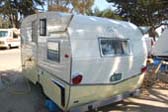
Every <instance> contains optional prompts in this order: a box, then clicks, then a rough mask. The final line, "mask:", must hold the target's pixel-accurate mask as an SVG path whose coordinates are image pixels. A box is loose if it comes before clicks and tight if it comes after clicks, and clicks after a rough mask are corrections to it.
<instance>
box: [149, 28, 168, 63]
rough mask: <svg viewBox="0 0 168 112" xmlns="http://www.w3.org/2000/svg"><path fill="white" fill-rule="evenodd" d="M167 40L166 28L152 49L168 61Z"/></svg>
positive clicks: (153, 53)
mask: <svg viewBox="0 0 168 112" xmlns="http://www.w3.org/2000/svg"><path fill="white" fill-rule="evenodd" d="M167 41H168V29H165V30H164V32H163V33H162V34H161V36H160V37H159V39H158V41H157V42H156V44H155V45H154V47H153V49H152V55H153V56H155V57H160V58H162V59H166V60H167V61H168V48H167Z"/></svg>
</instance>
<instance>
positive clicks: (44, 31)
mask: <svg viewBox="0 0 168 112" xmlns="http://www.w3.org/2000/svg"><path fill="white" fill-rule="evenodd" d="M39 30H40V31H39V33H40V34H39V35H40V36H46V35H47V20H46V19H40V29H39Z"/></svg>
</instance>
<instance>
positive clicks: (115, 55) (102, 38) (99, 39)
mask: <svg viewBox="0 0 168 112" xmlns="http://www.w3.org/2000/svg"><path fill="white" fill-rule="evenodd" d="M102 40H114V41H116V40H118V41H122V42H123V41H126V42H127V44H128V51H129V53H128V54H126V53H124V54H115V53H114V54H110V55H104V54H103V51H102V44H101V41H102ZM98 43H99V51H100V56H101V57H119V56H120V57H123V56H130V55H132V50H131V48H130V40H129V39H122V38H112V37H110V38H108V37H99V38H98Z"/></svg>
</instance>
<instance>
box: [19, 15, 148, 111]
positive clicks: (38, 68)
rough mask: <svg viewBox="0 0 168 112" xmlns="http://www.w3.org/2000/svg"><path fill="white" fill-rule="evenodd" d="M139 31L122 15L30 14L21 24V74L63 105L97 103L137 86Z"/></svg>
mask: <svg viewBox="0 0 168 112" xmlns="http://www.w3.org/2000/svg"><path fill="white" fill-rule="evenodd" d="M142 36H143V35H142V33H141V32H140V31H139V29H138V28H137V26H135V25H133V24H132V23H129V22H124V21H116V20H110V19H105V18H99V17H90V16H82V15H72V14H65V13H59V12H46V13H40V14H36V15H31V16H28V17H27V18H26V19H25V20H24V21H23V22H22V25H21V37H22V48H21V56H22V66H23V74H24V76H25V77H27V78H28V79H29V80H31V81H32V82H33V83H35V84H36V83H39V84H40V85H41V86H42V88H43V90H44V93H45V94H46V95H47V96H48V97H49V98H50V99H52V100H53V101H54V102H55V103H56V104H57V105H58V106H59V107H60V108H61V109H62V110H64V111H73V110H77V111H78V112H80V111H86V110H88V109H90V108H96V107H99V106H103V105H106V104H109V103H111V102H114V101H117V100H121V99H122V98H124V96H128V95H129V94H131V93H132V92H134V91H135V90H136V89H138V88H139V87H140V85H141V83H142V81H143V77H144V72H145V70H146V67H145V65H146V58H147V49H146V44H145V41H144V40H143V39H142Z"/></svg>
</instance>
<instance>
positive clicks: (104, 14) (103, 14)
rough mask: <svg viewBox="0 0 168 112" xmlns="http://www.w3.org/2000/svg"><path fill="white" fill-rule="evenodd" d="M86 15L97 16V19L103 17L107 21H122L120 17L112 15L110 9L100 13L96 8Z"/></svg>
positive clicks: (112, 12)
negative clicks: (107, 19)
mask: <svg viewBox="0 0 168 112" xmlns="http://www.w3.org/2000/svg"><path fill="white" fill-rule="evenodd" d="M87 15H90V16H97V17H105V18H109V19H117V20H122V18H121V17H120V16H118V15H117V14H115V13H114V11H112V10H111V9H109V8H108V9H105V10H103V11H100V10H99V9H98V8H95V9H94V10H89V11H88V12H87Z"/></svg>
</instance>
